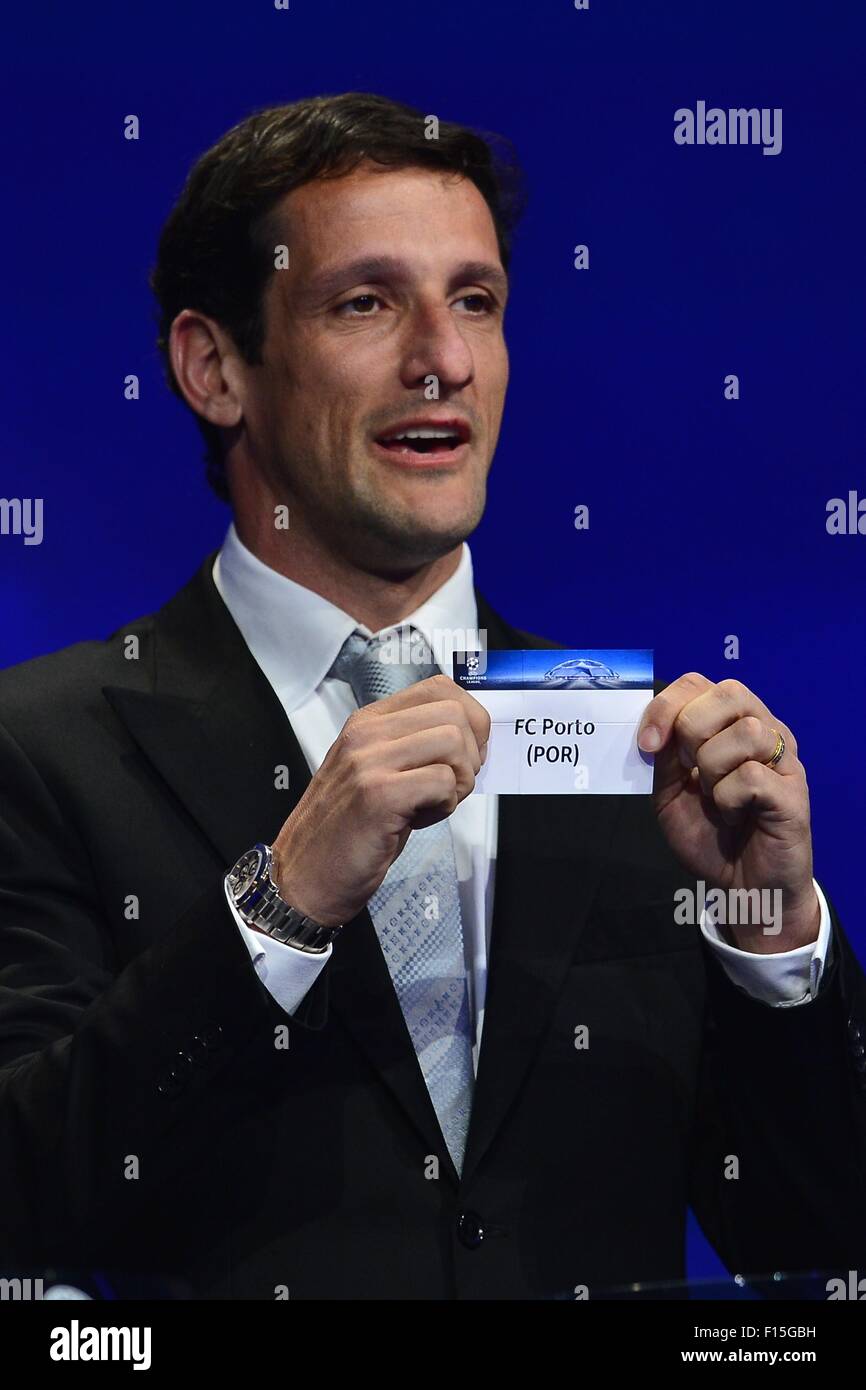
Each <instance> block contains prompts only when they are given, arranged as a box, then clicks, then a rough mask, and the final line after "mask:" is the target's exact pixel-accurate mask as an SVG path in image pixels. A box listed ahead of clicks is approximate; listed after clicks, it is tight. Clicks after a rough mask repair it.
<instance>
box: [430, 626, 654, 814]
mask: <svg viewBox="0 0 866 1390" xmlns="http://www.w3.org/2000/svg"><path fill="white" fill-rule="evenodd" d="M453 677H454V680H455V681H456V682H457V684H458V685H459V686H461V687H462V688H463V689H464V690H467V691H468V692H469V694H470V695H472V696H473V697H474V698H475V699H476V700H477V701H478V703H479V704H481V705H483V706H484V708H485V709H486V710H487V712H488V714H489V715H490V720H491V727H490V744H489V747H488V750H487V761H486V763H485V764H484V766H483V767H482V769H481V771H480V773H479V774H478V776H477V778H476V779H475V791H476V792H479V793H482V792H493V793H497V794H505V795H508V794H509V793H511V794H520V795H530V796H533V795H536V796H537V795H544V794H547V795H555V796H563V795H568V794H570V793H587V792H588V793H593V792H594V793H595V794H596V795H600V796H612V795H622V794H623V793H632V794H635V795H643V796H646V795H648V794H649V793H650V792H651V791H652V784H653V759H652V755H651V754H649V753H642V752H641V750H640V749H639V748H638V746H637V729H638V724H639V723H640V720H641V716H642V715H643V712H644V710H645V709H646V707H647V705H648V704H649V702H650V700H651V699H652V698H653V654H652V652H651V651H607V650H586V651H564V650H561V649H560V650H557V649H556V648H549V649H543V650H540V651H539V650H535V649H532V650H524V651H479V652H455V653H454V665H453Z"/></svg>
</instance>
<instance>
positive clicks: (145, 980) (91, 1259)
mask: <svg viewBox="0 0 866 1390" xmlns="http://www.w3.org/2000/svg"><path fill="white" fill-rule="evenodd" d="M212 560H213V557H212V556H211V557H209V558H208V559H207V561H206V562H205V564H204V565H203V566H202V568H201V570H200V571H199V573H198V574H197V575H196V576H195V577H194V578H193V580H192V581H191V582H190V583H189V584H188V585H187V586H186V587H185V588H184V589H183V590H182V591H181V592H180V593H179V594H177V595H176V596H175V598H173V599H172V600H171V601H170V602H169V603H168V604H167V605H166V606H165V607H164V608H163V609H161V610H160V611H159V612H158V613H157V614H156V615H155V616H152V617H148V618H144V619H141V620H140V621H137V622H134V623H131V624H129V625H128V627H126V628H124V629H122V630H121V631H120V632H118V633H116V634H115V635H114V636H113V637H112V638H110V639H109V640H108V641H106V642H86V643H82V644H79V645H77V646H74V647H71V648H69V649H67V650H65V651H61V652H58V653H56V654H54V655H51V656H48V657H44V658H40V659H38V660H35V661H31V662H28V663H26V664H24V665H22V666H19V667H17V668H14V669H12V670H8V671H6V672H4V673H2V675H0V984H2V989H0V1192H2V1198H0V1203H2V1213H0V1267H2V1266H3V1265H5V1266H6V1267H7V1268H16V1267H17V1268H21V1267H24V1266H26V1267H28V1268H32V1267H35V1266H41V1265H44V1264H52V1265H55V1266H57V1265H62V1264H72V1265H75V1266H79V1267H80V1266H85V1267H86V1266H94V1265H98V1266H100V1267H102V1268H106V1267H108V1268H112V1269H115V1270H121V1271H142V1272H148V1271H155V1272H160V1273H161V1274H163V1275H170V1276H175V1277H178V1278H180V1279H182V1280H183V1281H185V1282H186V1284H187V1285H188V1286H189V1287H190V1288H191V1289H192V1290H193V1291H194V1292H195V1293H196V1294H198V1295H201V1296H205V1297H242V1298H265V1299H272V1298H274V1297H275V1290H285V1291H288V1294H289V1296H290V1297H291V1298H314V1297H320V1298H373V1297H378V1298H381V1297H386V1298H454V1297H458V1298H484V1297H500V1298H535V1297H549V1296H556V1295H560V1296H561V1295H562V1294H563V1293H564V1292H567V1291H569V1290H573V1289H574V1288H575V1287H576V1286H581V1285H585V1286H588V1288H589V1292H590V1296H592V1294H593V1292H595V1291H598V1290H600V1289H601V1288H602V1287H604V1286H605V1285H608V1284H616V1283H621V1282H628V1281H633V1280H643V1279H647V1280H651V1279H667V1278H677V1277H681V1276H682V1275H683V1244H684V1241H683V1235H684V1223H685V1216H686V1208H687V1204H688V1202H689V1201H691V1202H692V1203H693V1205H694V1207H695V1209H696V1211H697V1213H698V1216H699V1218H700V1220H701V1222H702V1223H703V1226H704V1228H705V1230H706V1231H707V1232H708V1234H709V1236H710V1237H711V1239H712V1240H713V1241H714V1243H715V1245H716V1246H717V1248H718V1250H719V1251H720V1253H721V1254H722V1256H723V1258H724V1259H725V1261H726V1262H727V1264H728V1266H729V1267H730V1268H731V1269H732V1270H733V1271H745V1272H751V1271H764V1270H772V1269H777V1268H793V1269H803V1268H809V1267H827V1266H830V1267H842V1268H848V1267H854V1268H857V1267H858V1265H859V1267H861V1268H862V1267H863V1262H864V1261H866V1237H864V1230H866V1214H864V1213H866V1201H864V1182H863V1174H864V1171H866V1163H864V1158H866V1123H864V1121H866V1093H864V1062H863V1058H864V1049H863V1042H862V1036H863V1035H862V1034H861V1032H860V1030H861V1028H862V1027H863V1023H864V1020H866V984H864V977H863V974H862V972H861V970H860V967H859V965H858V964H857V962H856V960H855V958H854V955H853V953H852V950H851V948H850V946H849V944H848V942H847V940H846V937H845V934H844V932H843V930H842V927H841V925H840V923H839V922H838V920H836V919H835V916H834V932H835V959H834V963H833V965H832V967H831V968H830V970H829V971H828V973H827V975H826V977H825V981H824V984H823V986H822V989H821V991H820V995H819V997H818V998H817V999H816V1000H815V1001H813V1002H812V1003H809V1004H807V1005H803V1006H801V1007H797V1008H783V1009H774V1008H771V1007H769V1006H767V1005H765V1004H762V1003H760V1002H758V1001H756V1000H754V999H751V998H750V997H748V996H747V995H745V994H744V993H743V992H742V991H740V990H739V989H737V988H736V987H735V986H734V985H732V984H731V983H730V981H729V980H728V979H727V977H726V976H725V974H724V972H723V971H722V970H721V968H720V967H719V965H718V963H717V961H716V960H715V959H714V958H713V957H712V955H711V953H710V952H709V950H708V948H707V947H706V946H705V945H704V943H703V942H702V940H701V938H700V934H699V931H698V929H697V928H696V927H693V928H688V927H682V926H677V925H675V923H674V920H673V902H674V897H673V895H674V892H675V890H676V889H677V888H681V887H683V886H687V885H688V883H689V878H688V876H687V875H686V874H685V873H684V871H683V870H682V869H681V868H680V867H679V865H678V864H677V862H676V861H675V860H674V859H673V857H672V855H671V853H670V851H669V850H668V848H667V846H666V844H665V842H664V840H663V838H662V836H661V834H660V832H659V830H658V828H657V825H656V822H655V818H654V815H653V811H652V808H651V804H650V801H649V798H645V797H600V796H586V797H580V796H578V797H540V798H520V797H503V798H502V799H501V801H500V828H499V842H498V862H497V868H496V891H495V899H494V905H495V911H494V919H493V929H492V947H491V957H490V975H489V987H488V996H487V1010H486V1016H485V1024H484V1035H483V1041H482V1048H481V1055H480V1064H479V1071H478V1079H477V1086H476V1093H475V1100H474V1108H473V1115H472V1123H471V1128H470V1133H469V1138H468V1147H467V1152H466V1159H465V1165H464V1171H463V1175H462V1180H461V1181H459V1182H458V1179H457V1175H456V1173H455V1171H454V1169H453V1167H452V1165H451V1162H450V1159H449V1157H448V1153H447V1150H446V1148H445V1145H444V1143H443V1140H442V1137H441V1134H440V1131H439V1129H438V1125H437V1122H436V1117H435V1113H434V1111H433V1108H432V1105H431V1103H430V1100H429V1097H428V1094H427V1091H426V1088H425V1086H424V1083H423V1080H422V1077H421V1073H420V1070H419V1068H418V1064H417V1061H416V1058H415V1055H414V1052H413V1050H412V1046H411V1043H410V1040H409V1036H408V1033H407V1031H406V1027H405V1024H404V1021H403V1017H402V1014H401V1011H400V1008H399V1005H398V1002H397V999H396V996H395V994H394V991H393V988H392V985H391V982H390V978H389V975H388V971H387V968H386V965H385V962H384V958H383V956H382V953H381V950H380V948H379V945H378V941H377V938H376V935H375V931H374V929H373V925H372V922H371V921H370V918H369V915H368V914H367V913H366V911H365V912H362V913H361V914H359V916H358V917H357V918H356V919H355V920H354V921H353V922H351V923H350V924H348V925H347V926H346V927H345V929H344V931H343V933H342V936H341V938H340V939H339V941H338V942H337V944H336V947H335V950H334V954H333V958H332V960H331V961H330V963H329V964H328V965H327V967H326V968H325V970H324V971H323V972H322V974H321V976H320V977H319V979H318V981H317V983H316V984H315V986H314V987H313V989H312V990H311V991H310V993H309V994H308V995H307V997H306V999H305V1000H304V1002H303V1004H302V1006H301V1008H300V1010H299V1011H298V1013H297V1014H296V1016H295V1017H294V1018H291V1019H289V1018H287V1016H286V1015H285V1014H284V1013H283V1011H282V1010H281V1009H280V1008H279V1006H278V1005H277V1004H276V1003H275V1002H274V1001H273V999H272V998H271V997H270V995H269V994H268V992H267V990H266V989H265V988H264V987H263V985H262V984H261V983H260V982H259V980H258V979H257V977H256V975H255V972H254V970H253V967H252V964H251V961H250V957H249V953H248V951H247V949H246V946H245V945H244V943H243V941H242V939H241V936H240V933H239V932H238V929H237V927H236V926H235V924H234V922H233V920H232V918H231V915H230V913H229V910H228V907H227V905H226V902H225V897H224V891H223V874H224V872H225V870H226V868H227V867H228V866H229V865H231V864H232V863H233V862H234V860H235V859H236V858H237V857H238V856H239V854H240V853H242V852H243V851H244V850H245V849H247V848H249V846H250V845H252V844H253V843H254V842H255V841H257V840H266V841H269V840H271V839H273V838H274V837H275V836H276V834H277V832H278V830H279V828H280V826H281V825H282V823H283V821H284V820H285V818H286V816H287V814H288V813H289V811H290V810H291V808H292V806H293V805H294V804H295V802H296V801H297V799H298V797H299V796H300V794H301V793H302V791H303V789H304V787H305V786H306V785H307V782H308V781H309V772H308V770H307V767H306V763H305V761H304V758H303V756H302V754H301V751H300V748H299V746H298V744H297V742H296V740H295V738H294V735H293V733H292V730H291V727H290V725H289V723H288V721H287V719H286V717H285V715H284V713H283V711H282V708H281V707H280V705H279V703H278V701H277V699H276V696H275V695H274V693H273V691H272V690H271V688H270V686H269V685H268V683H267V681H266V679H265V677H264V676H263V674H262V672H261V671H260V669H259V668H258V666H257V665H256V663H255V662H254V661H253V659H252V657H251V655H250V653H249V651H248V649H247V647H246V645H245V643H244V641H243V639H242V637H241V635H240V633H239V631H238V629H237V627H236V626H235V624H234V622H233V621H232V619H231V617H230V615H229V614H228V612H227V610H226V608H225V607H224V605H223V603H222V601H221V599H220V597H219V595H218V594H217V592H216V590H215V588H214V585H213V581H212V578H211V565H212ZM479 625H480V626H481V627H485V628H486V629H487V631H488V641H489V645H490V647H492V648H495V647H524V646H539V647H553V646H555V645H556V644H554V643H550V642H546V641H544V640H543V639H540V638H537V637H533V636H530V635H528V634H527V633H524V632H519V631H517V630H516V629H514V628H511V627H509V626H508V625H507V624H506V623H505V622H503V620H502V619H501V618H500V617H499V616H498V615H497V614H496V613H495V612H494V611H493V610H492V609H491V608H490V607H489V605H488V604H487V603H486V602H485V601H484V599H483V598H482V597H481V596H480V595H479ZM132 638H135V639H137V640H136V642H132V641H131V640H130V639H132ZM281 765H287V766H288V768H289V770H290V779H289V781H290V785H289V789H288V790H278V789H276V787H275V781H276V780H278V779H277V778H276V775H275V769H276V768H278V767H279V766H281ZM351 833H352V832H351V826H347V827H346V834H347V836H348V835H351ZM581 1025H585V1026H586V1027H587V1028H588V1030H589V1033H588V1043H589V1045H588V1047H576V1046H575V1030H576V1029H577V1028H579V1027H580V1026H581ZM286 1027H287V1028H288V1032H287V1034H286V1032H285V1030H286ZM286 1037H287V1040H288V1046H287V1047H286V1046H278V1045H276V1044H277V1043H279V1042H282V1041H284V1040H285V1039H286ZM731 1156H734V1157H735V1158H736V1159H737V1160H738V1164H739V1176H738V1177H736V1178H733V1177H730V1176H726V1172H727V1173H731V1171H732V1164H731V1163H730V1157H731ZM432 1159H438V1176H436V1168H437V1165H436V1164H435V1163H433V1162H431V1160H432Z"/></svg>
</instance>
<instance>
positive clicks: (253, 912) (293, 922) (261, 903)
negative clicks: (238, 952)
mask: <svg viewBox="0 0 866 1390" xmlns="http://www.w3.org/2000/svg"><path fill="white" fill-rule="evenodd" d="M273 862H274V856H273V852H272V850H271V847H270V845H254V846H253V848H252V849H248V850H247V852H246V854H242V855H241V857H240V859H239V860H238V862H237V863H236V864H235V866H234V868H233V869H230V870H229V872H228V873H227V874H226V885H227V887H228V890H229V893H230V895H231V899H232V902H233V903H234V905H235V907H236V908H237V910H238V912H239V913H240V915H241V917H242V918H243V920H244V921H245V922H246V924H247V926H248V927H253V928H254V929H255V930H256V931H260V932H263V933H264V934H265V936H272V937H273V939H274V941H282V942H284V943H285V944H286V945H287V946H294V947H295V948H296V949H297V950H299V951H309V952H310V954H311V955H321V953H322V952H323V951H327V949H328V947H329V946H330V944H331V942H332V941H333V940H334V937H335V936H337V935H338V934H339V932H341V931H342V926H339V927H323V926H322V925H321V924H320V923H319V922H314V921H313V919H312V917H305V916H304V914H303V912H299V911H298V909H297V908H295V907H290V905H289V904H288V903H287V902H286V900H285V898H282V897H280V891H279V889H278V888H277V885H276V884H275V883H274V880H273V877H272V875H271V869H272V867H273Z"/></svg>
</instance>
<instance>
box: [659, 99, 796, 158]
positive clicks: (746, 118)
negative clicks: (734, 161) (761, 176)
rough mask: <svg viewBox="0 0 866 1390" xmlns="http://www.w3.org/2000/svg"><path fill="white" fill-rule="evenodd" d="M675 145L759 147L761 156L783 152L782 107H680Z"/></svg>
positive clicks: (676, 117) (702, 105)
mask: <svg viewBox="0 0 866 1390" xmlns="http://www.w3.org/2000/svg"><path fill="white" fill-rule="evenodd" d="M674 141H675V143H676V144H677V145H762V146H763V149H764V154H781V152H782V108H781V106H774V107H772V108H770V107H769V106H762V107H760V108H759V107H757V106H750V107H744V106H736V107H729V108H728V110H724V109H723V108H722V107H721V106H710V107H708V106H707V103H706V102H705V101H699V102H697V104H696V106H695V109H694V111H692V110H691V108H690V107H688V106H680V107H679V108H678V109H677V110H676V111H675V112H674Z"/></svg>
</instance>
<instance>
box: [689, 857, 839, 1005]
mask: <svg viewBox="0 0 866 1390" xmlns="http://www.w3.org/2000/svg"><path fill="white" fill-rule="evenodd" d="M812 882H813V884H814V886H815V892H816V893H817V895H818V902H819V904H820V907H821V921H820V925H819V927H818V939H817V941H813V942H812V943H811V944H810V945H807V946H797V947H796V948H795V949H794V950H793V951H778V952H777V953H776V954H775V955H767V956H763V955H756V954H755V952H754V951H740V950H739V949H738V948H737V947H736V946H730V945H729V944H728V942H727V941H725V940H723V938H722V936H721V934H720V932H719V929H718V927H717V926H716V924H715V922H714V921H713V920H712V910H710V911H708V910H707V909H706V908H704V910H703V912H702V913H701V931H702V933H703V936H704V940H705V941H708V942H709V944H710V946H711V947H712V949H713V950H714V951H715V953H716V955H717V956H718V957H719V959H720V960H721V963H722V966H723V968H724V971H725V974H726V975H727V976H728V978H729V979H730V980H732V981H733V983H734V984H735V985H739V986H740V988H741V989H744V990H745V991H746V993H747V994H750V995H752V997H753V998H754V999H760V1000H761V1001H762V1002H763V1003H765V1004H772V1005H773V1006H774V1007H775V1008H790V1007H791V1006H792V1005H796V1004H806V1003H808V1002H809V1001H810V1000H812V999H814V998H815V995H816V994H817V993H818V989H819V987H820V984H821V976H822V974H823V973H824V969H825V966H827V965H828V964H829V962H830V958H831V954H832V945H833V943H832V927H831V923H830V909H829V907H828V906H827V900H826V898H825V897H824V894H823V893H822V892H821V889H820V887H819V885H818V883H817V882H816V881H815V879H812Z"/></svg>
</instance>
